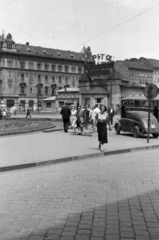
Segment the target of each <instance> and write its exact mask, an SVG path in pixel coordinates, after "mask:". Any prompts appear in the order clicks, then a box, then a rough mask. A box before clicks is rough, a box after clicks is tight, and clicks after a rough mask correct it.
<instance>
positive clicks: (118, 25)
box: [70, 3, 159, 51]
mask: <svg viewBox="0 0 159 240" xmlns="http://www.w3.org/2000/svg"><path fill="white" fill-rule="evenodd" d="M158 6H159V3H158V4H156V5H154V6H153V7H150V8H148V9H146V10H145V11H143V12H141V13H139V14H137V15H135V16H133V17H131V18H129V19H127V20H125V21H124V22H121V23H119V24H117V25H116V26H114V27H112V28H110V29H108V30H106V31H104V32H102V33H100V34H98V35H96V36H94V37H92V38H90V39H88V40H86V41H83V42H84V43H86V42H89V41H91V40H93V39H95V38H98V37H100V36H102V35H104V34H106V33H108V32H110V31H112V30H114V29H115V28H118V27H120V26H121V25H123V24H125V23H127V22H129V21H131V20H133V19H134V18H137V17H139V16H141V15H142V14H144V13H146V12H148V11H150V10H152V9H153V8H155V7H158ZM83 42H82V43H80V44H78V45H77V46H75V47H73V48H71V49H70V51H71V50H72V49H74V48H77V47H79V46H81V45H83Z"/></svg>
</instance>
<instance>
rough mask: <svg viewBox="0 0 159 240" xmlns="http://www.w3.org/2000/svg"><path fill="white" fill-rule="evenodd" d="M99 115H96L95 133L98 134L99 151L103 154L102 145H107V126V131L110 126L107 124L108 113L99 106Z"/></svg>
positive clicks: (103, 107)
mask: <svg viewBox="0 0 159 240" xmlns="http://www.w3.org/2000/svg"><path fill="white" fill-rule="evenodd" d="M100 110H101V111H100V113H98V114H97V116H96V118H97V132H98V141H99V149H100V150H101V151H102V152H104V148H103V146H104V144H105V143H108V137H107V124H108V125H109V130H110V131H111V126H110V122H109V117H108V113H107V111H106V107H105V106H101V109H100Z"/></svg>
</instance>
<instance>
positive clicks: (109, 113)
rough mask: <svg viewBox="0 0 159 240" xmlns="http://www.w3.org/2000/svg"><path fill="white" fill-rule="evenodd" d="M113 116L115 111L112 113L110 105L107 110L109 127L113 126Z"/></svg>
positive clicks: (112, 109)
mask: <svg viewBox="0 0 159 240" xmlns="http://www.w3.org/2000/svg"><path fill="white" fill-rule="evenodd" d="M114 114H115V111H114V108H113V105H110V107H109V109H108V116H109V121H110V123H111V125H113V117H114Z"/></svg>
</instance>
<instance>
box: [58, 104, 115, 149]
mask: <svg viewBox="0 0 159 240" xmlns="http://www.w3.org/2000/svg"><path fill="white" fill-rule="evenodd" d="M60 113H61V115H62V120H63V126H64V132H68V127H69V126H71V128H72V131H73V132H74V133H75V132H76V130H77V132H78V134H79V135H80V134H82V132H83V129H84V127H85V128H86V129H88V125H89V124H90V125H91V128H92V129H97V132H98V141H99V145H98V148H99V149H100V150H101V151H102V152H103V151H104V144H105V143H108V137H107V125H109V130H111V125H113V117H114V114H115V112H114V109H113V106H110V107H109V109H108V110H107V108H106V107H105V106H103V105H101V107H100V108H98V105H97V104H96V105H95V106H94V107H92V108H91V109H89V108H88V107H87V106H85V107H84V108H82V107H81V106H78V107H77V108H75V107H74V106H73V105H71V107H69V106H68V103H67V102H65V104H64V106H63V107H62V108H61V112H60Z"/></svg>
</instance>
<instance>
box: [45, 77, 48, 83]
mask: <svg viewBox="0 0 159 240" xmlns="http://www.w3.org/2000/svg"><path fill="white" fill-rule="evenodd" d="M45 83H48V76H47V75H46V76H45Z"/></svg>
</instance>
